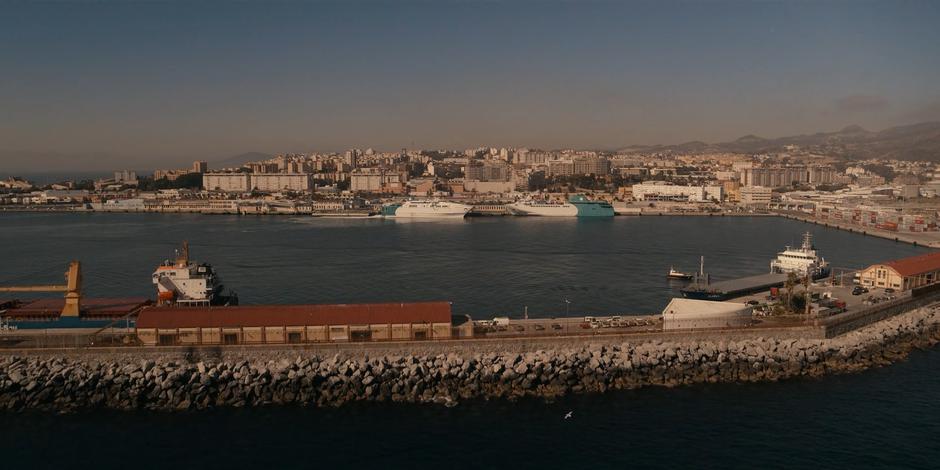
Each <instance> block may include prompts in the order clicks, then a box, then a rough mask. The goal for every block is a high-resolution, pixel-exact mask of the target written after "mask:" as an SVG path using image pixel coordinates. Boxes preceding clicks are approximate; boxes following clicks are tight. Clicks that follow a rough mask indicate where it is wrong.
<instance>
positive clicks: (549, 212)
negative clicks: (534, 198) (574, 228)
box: [508, 204, 578, 217]
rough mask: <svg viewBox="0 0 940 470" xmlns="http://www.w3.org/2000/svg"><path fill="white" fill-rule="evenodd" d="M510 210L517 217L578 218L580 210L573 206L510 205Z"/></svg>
mask: <svg viewBox="0 0 940 470" xmlns="http://www.w3.org/2000/svg"><path fill="white" fill-rule="evenodd" d="M508 207H509V210H510V211H512V213H513V214H515V215H525V216H537V217H577V216H578V208H577V207H575V206H574V205H573V204H551V205H549V204H545V205H529V204H510V205H509V206H508Z"/></svg>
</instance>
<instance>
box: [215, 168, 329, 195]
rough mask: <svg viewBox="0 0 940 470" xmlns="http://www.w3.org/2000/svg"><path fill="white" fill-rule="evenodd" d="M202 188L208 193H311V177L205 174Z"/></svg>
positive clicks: (263, 174)
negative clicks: (256, 191)
mask: <svg viewBox="0 0 940 470" xmlns="http://www.w3.org/2000/svg"><path fill="white" fill-rule="evenodd" d="M202 186H203V187H204V188H206V189H207V190H209V191H224V192H234V193H246V192H248V191H251V190H253V189H256V190H258V191H268V192H275V191H297V192H304V191H313V189H314V185H313V177H312V176H311V175H309V174H307V173H205V174H203V175H202Z"/></svg>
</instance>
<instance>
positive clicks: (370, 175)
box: [349, 168, 408, 193]
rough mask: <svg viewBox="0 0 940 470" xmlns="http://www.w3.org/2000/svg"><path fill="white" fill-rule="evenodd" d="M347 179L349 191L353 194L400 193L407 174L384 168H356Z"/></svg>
mask: <svg viewBox="0 0 940 470" xmlns="http://www.w3.org/2000/svg"><path fill="white" fill-rule="evenodd" d="M349 178H350V180H349V189H350V190H351V191H353V192H367V193H400V192H402V190H403V189H404V187H405V182H406V181H407V180H408V174H407V173H402V172H400V171H397V170H391V169H385V168H357V169H356V170H353V171H352V172H351V173H350V174H349Z"/></svg>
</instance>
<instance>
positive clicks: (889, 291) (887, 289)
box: [885, 287, 894, 294]
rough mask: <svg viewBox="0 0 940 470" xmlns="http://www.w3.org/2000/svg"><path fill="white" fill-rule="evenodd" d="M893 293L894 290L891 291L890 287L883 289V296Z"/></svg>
mask: <svg viewBox="0 0 940 470" xmlns="http://www.w3.org/2000/svg"><path fill="white" fill-rule="evenodd" d="M893 293H894V289H892V288H890V287H886V288H885V294H893Z"/></svg>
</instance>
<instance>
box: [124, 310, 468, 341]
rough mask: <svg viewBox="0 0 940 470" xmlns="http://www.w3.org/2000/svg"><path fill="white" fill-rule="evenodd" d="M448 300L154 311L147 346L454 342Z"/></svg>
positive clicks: (147, 314) (145, 328)
mask: <svg viewBox="0 0 940 470" xmlns="http://www.w3.org/2000/svg"><path fill="white" fill-rule="evenodd" d="M451 325H452V323H451V310H450V303H449V302H419V303H385V304H334V305H268V306H234V307H213V308H205V307H202V308H200V307H156V308H148V309H145V310H144V311H142V312H141V313H140V316H139V317H138V319H137V337H138V338H139V339H140V341H141V342H142V343H143V344H145V345H151V346H152V345H161V346H170V345H198V344H279V343H319V342H347V341H391V340H398V341H410V340H429V339H450V338H452V337H453V336H454V335H453V333H452V331H451V328H452V327H451Z"/></svg>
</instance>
